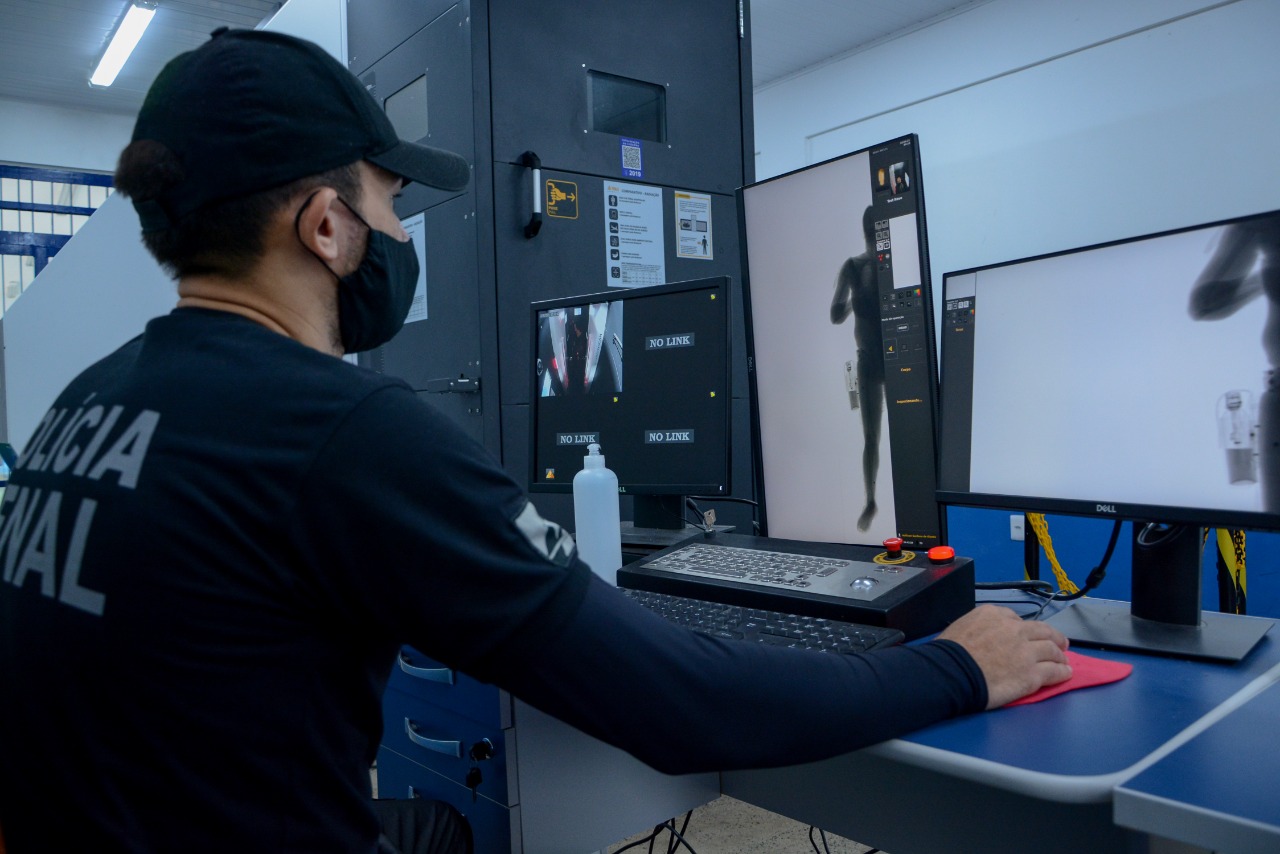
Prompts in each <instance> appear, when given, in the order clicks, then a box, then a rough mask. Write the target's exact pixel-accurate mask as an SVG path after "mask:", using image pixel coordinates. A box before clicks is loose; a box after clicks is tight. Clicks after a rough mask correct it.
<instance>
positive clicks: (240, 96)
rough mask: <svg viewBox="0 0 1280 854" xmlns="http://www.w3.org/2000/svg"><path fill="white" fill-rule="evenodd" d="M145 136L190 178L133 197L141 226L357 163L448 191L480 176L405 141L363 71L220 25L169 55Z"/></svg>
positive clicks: (456, 160) (149, 103)
mask: <svg viewBox="0 0 1280 854" xmlns="http://www.w3.org/2000/svg"><path fill="white" fill-rule="evenodd" d="M138 140H154V141H156V142H159V143H161V144H162V145H164V146H165V147H166V148H168V149H169V150H170V151H172V152H173V153H174V154H175V155H176V156H177V157H178V160H179V161H180V162H181V164H182V169H183V173H184V177H183V180H182V181H181V182H180V183H179V184H177V185H176V186H174V187H172V188H170V189H168V190H166V191H165V192H164V193H162V194H161V195H160V197H159V198H158V199H154V200H145V201H137V200H135V201H134V207H135V208H136V209H137V211H138V215H139V218H140V219H141V221H142V227H143V230H144V231H159V230H163V229H165V228H168V227H170V226H171V225H172V224H174V223H176V222H178V221H179V220H181V219H182V218H183V217H185V216H187V215H188V214H190V213H192V212H193V211H195V210H198V209H199V208H202V207H204V206H205V205H208V204H210V203H212V202H217V201H222V200H225V199H231V198H236V197H238V196H244V195H248V194H250V193H256V192H261V191H263V190H270V189H272V188H274V187H280V186H283V185H285V184H288V183H290V182H292V181H296V180H298V179H300V178H305V177H306V176H308V175H315V174H318V173H321V172H326V171H328V170H330V169H337V168H338V167H340V166H346V165H348V164H351V163H355V162H356V161H358V160H367V161H369V162H370V163H373V164H375V165H377V166H381V167H382V168H383V169H386V170H387V171H389V172H392V173H394V174H396V175H399V176H400V177H401V178H403V179H404V180H406V181H416V182H417V183H419V184H426V185H427V186H429V187H437V188H439V189H441V190H451V191H452V190H461V189H463V188H464V187H466V185H467V182H468V181H469V180H470V178H471V170H470V167H469V166H468V165H467V161H466V160H465V159H464V158H462V157H461V156H459V155H457V154H454V153H453V152H450V151H444V150H441V149H438V148H431V147H429V146H425V145H419V144H417V143H414V142H408V141H406V140H403V139H400V137H399V136H398V135H397V134H396V131H395V128H394V127H392V125H391V121H390V119H388V118H387V116H386V114H385V113H383V111H382V109H381V108H380V107H379V106H378V102H377V101H375V100H374V98H373V96H372V95H370V94H369V93H368V92H367V91H366V90H365V88H364V86H363V85H362V84H361V83H360V81H359V80H358V79H357V78H356V76H355V75H354V74H352V73H351V72H350V71H348V70H347V69H346V68H344V67H343V66H342V64H341V63H339V62H338V61H337V60H336V59H334V58H333V57H332V56H330V55H329V54H328V53H327V52H326V51H325V50H324V49H323V48H321V47H320V46H319V45H317V44H314V43H312V42H309V41H305V40H303V39H299V38H296V37H294V36H288V35H284V34H283V33H275V32H266V31H263V30H227V29H221V30H217V31H215V32H214V33H213V36H212V37H211V38H210V39H209V41H208V42H206V43H205V44H204V45H202V46H201V47H199V48H197V49H196V50H193V51H189V52H187V53H184V54H181V55H179V56H177V57H175V58H174V59H173V60H171V61H170V62H169V63H168V65H166V66H165V67H164V69H163V70H162V71H161V72H160V74H159V76H157V77H156V80H155V82H154V83H153V84H152V85H151V89H150V90H149V91H148V92H147V97H146V100H145V101H144V102H143V104H142V109H141V111H140V112H139V113H138V120H137V123H136V124H135V125H134V128H133V141H134V142H136V141H138Z"/></svg>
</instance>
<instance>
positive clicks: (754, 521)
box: [689, 495, 760, 536]
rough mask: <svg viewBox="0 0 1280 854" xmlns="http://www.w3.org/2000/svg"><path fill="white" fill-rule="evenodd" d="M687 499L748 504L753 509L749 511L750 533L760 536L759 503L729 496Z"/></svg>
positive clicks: (701, 496) (699, 496)
mask: <svg viewBox="0 0 1280 854" xmlns="http://www.w3.org/2000/svg"><path fill="white" fill-rule="evenodd" d="M689 498H696V499H698V500H699V501H730V502H733V503H735V504H748V505H750V506H751V507H753V508H755V509H753V510H752V511H751V533H753V534H755V535H756V536H759V535H760V518H759V517H760V513H759V510H760V502H758V501H752V500H751V499H750V498H735V497H734V496H731V495H690V496H689Z"/></svg>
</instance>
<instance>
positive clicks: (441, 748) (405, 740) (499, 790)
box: [382, 688, 518, 804]
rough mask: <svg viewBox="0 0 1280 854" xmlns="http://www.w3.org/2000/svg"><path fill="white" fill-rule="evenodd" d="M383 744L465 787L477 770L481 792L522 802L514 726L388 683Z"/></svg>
mask: <svg viewBox="0 0 1280 854" xmlns="http://www.w3.org/2000/svg"><path fill="white" fill-rule="evenodd" d="M382 722H383V733H382V746H383V747H384V748H387V749H389V750H392V751H394V752H395V753H398V754H400V755H401V756H404V757H405V758H407V759H410V760H412V761H414V762H416V763H418V764H419V765H424V766H426V767H428V768H430V769H432V770H433V771H435V772H437V773H438V774H440V775H442V776H443V777H445V778H447V779H448V780H451V781H453V782H454V783H456V784H458V785H460V786H467V785H468V784H469V778H468V775H469V774H472V773H474V772H473V770H472V769H478V770H479V773H480V776H481V781H480V783H479V785H478V786H477V787H476V791H477V792H479V793H480V794H482V795H484V796H485V797H488V798H491V799H493V800H495V801H497V802H499V803H501V804H513V803H517V802H518V787H517V785H516V782H515V763H514V761H510V754H511V752H512V750H511V745H510V744H509V741H510V740H511V739H510V736H511V731H510V730H503V729H500V728H499V727H497V726H495V725H494V724H492V723H485V722H482V721H478V720H475V719H474V718H470V717H466V716H464V715H461V714H458V713H456V712H455V711H453V710H451V709H448V708H444V707H442V706H437V705H433V704H429V703H425V702H423V701H422V700H421V699H419V698H417V697H413V696H411V695H409V694H405V693H403V692H401V691H398V690H396V689H394V688H388V689H387V692H386V693H385V694H384V695H383V698H382Z"/></svg>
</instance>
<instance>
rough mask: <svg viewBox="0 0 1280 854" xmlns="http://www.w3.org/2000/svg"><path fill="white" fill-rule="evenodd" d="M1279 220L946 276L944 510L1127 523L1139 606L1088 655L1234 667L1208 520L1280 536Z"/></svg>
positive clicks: (1075, 617) (1251, 639)
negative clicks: (1216, 595)
mask: <svg viewBox="0 0 1280 854" xmlns="http://www.w3.org/2000/svg"><path fill="white" fill-rule="evenodd" d="M1278 300H1280V212H1275V213H1268V214H1260V215H1256V216H1249V217H1243V218H1240V219H1233V220H1228V221H1223V222H1215V223H1210V224H1207V225H1199V226H1195V227H1191V228H1183V229H1179V230H1176V231H1167V232H1162V233H1159V234H1152V235H1148V236H1143V237H1138V238H1132V239H1127V240H1120V241H1115V242H1111V243H1105V244H1101V245H1097V246H1088V247H1084V248H1081V249H1073V250H1070V251H1065V252H1059V253H1055V254H1051V255H1042V256H1037V257H1034V258H1028V259H1024V260H1018V261H1011V262H1008V263H1003V264H994V265H990V266H986V267H979V268H976V269H970V270H961V271H958V272H954V273H948V274H947V275H946V276H945V277H944V279H943V317H942V335H941V338H942V392H941V394H942V429H941V468H940V473H939V493H938V495H939V498H940V499H941V500H942V501H944V502H947V503H956V504H966V505H971V506H980V507H995V508H1009V509H1019V510H1034V511H1043V512H1061V513H1068V514H1081V515H1089V516H1096V517H1100V518H1105V519H1123V520H1132V521H1134V523H1135V524H1134V535H1133V538H1134V566H1133V596H1132V604H1131V606H1129V607H1118V606H1116V605H1115V604H1114V603H1105V602H1102V601H1099V600H1089V599H1082V600H1079V601H1078V602H1076V603H1075V604H1074V605H1073V606H1072V607H1070V608H1067V609H1064V610H1063V611H1062V612H1060V613H1059V614H1058V615H1056V616H1055V617H1053V618H1051V621H1052V622H1055V623H1057V624H1059V625H1060V626H1061V627H1062V628H1063V630H1064V632H1065V633H1066V634H1067V635H1068V637H1070V638H1072V639H1073V640H1075V641H1077V642H1079V643H1082V644H1086V645H1101V646H1116V647H1124V648H1131V649H1140V650H1147V651H1152V652H1160V653H1168V654H1175V655H1184V656H1189V657H1197V658H1213V659H1225V660H1237V659H1239V658H1241V657H1243V655H1245V654H1247V652H1248V650H1249V649H1250V648H1252V646H1253V645H1254V644H1255V643H1256V642H1257V640H1258V639H1260V638H1261V636H1262V634H1263V633H1265V632H1266V630H1267V629H1268V628H1269V626H1270V622H1269V621H1264V620H1258V619H1256V618H1246V617H1238V616H1236V615H1227V614H1217V613H1212V612H1208V613H1202V612H1201V609H1200V596H1201V593H1200V591H1201V579H1200V574H1201V573H1200V556H1201V548H1202V545H1203V536H1202V534H1201V527H1202V526H1220V527H1225V528H1255V529H1270V530H1277V529H1280V377H1278V376H1277V374H1276V373H1275V371H1276V369H1277V367H1280V316H1277V310H1280V306H1277V304H1276V303H1277V301H1278Z"/></svg>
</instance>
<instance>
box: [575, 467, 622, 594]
mask: <svg viewBox="0 0 1280 854" xmlns="http://www.w3.org/2000/svg"><path fill="white" fill-rule="evenodd" d="M573 525H574V540H575V541H576V542H577V544H578V557H580V558H582V560H583V561H585V562H586V564H587V566H589V567H591V569H592V571H593V572H595V574H596V575H598V576H600V577H601V578H603V579H604V580H605V581H607V582H609V583H610V584H612V585H615V586H617V584H618V568H619V567H621V566H622V523H621V521H620V520H619V510H618V476H617V475H615V474H614V473H613V472H611V471H609V469H607V468H605V465H604V455H603V454H601V453H600V446H599V445H597V444H595V443H594V442H593V443H592V444H590V445H588V446H587V455H586V456H585V457H583V458H582V471H580V472H578V473H577V474H576V475H574V476H573Z"/></svg>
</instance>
